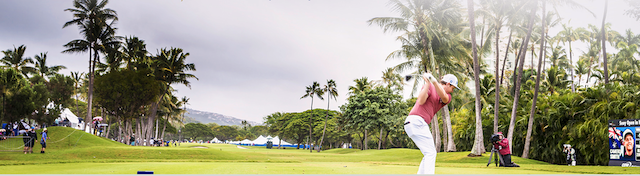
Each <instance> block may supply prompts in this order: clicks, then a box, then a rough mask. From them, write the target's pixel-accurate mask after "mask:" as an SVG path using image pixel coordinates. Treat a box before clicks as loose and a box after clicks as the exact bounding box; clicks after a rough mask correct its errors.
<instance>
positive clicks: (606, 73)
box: [601, 0, 609, 84]
mask: <svg viewBox="0 0 640 176" xmlns="http://www.w3.org/2000/svg"><path fill="white" fill-rule="evenodd" d="M608 7H609V0H605V3H604V15H603V16H602V30H601V31H602V59H604V83H605V84H609V68H608V66H607V46H606V45H605V43H606V42H607V35H606V29H605V28H604V24H605V21H606V19H607V8H608Z"/></svg>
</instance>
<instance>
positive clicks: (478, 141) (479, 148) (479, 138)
mask: <svg viewBox="0 0 640 176" xmlns="http://www.w3.org/2000/svg"><path fill="white" fill-rule="evenodd" d="M467 6H468V8H467V11H468V12H469V28H470V29H471V48H472V50H473V53H472V54H473V75H474V77H475V83H476V84H475V85H476V135H475V136H476V137H475V140H474V142H473V149H471V154H473V155H476V156H480V155H482V154H483V153H484V152H485V151H486V149H485V148H484V137H483V135H482V115H481V114H480V110H481V105H482V104H481V102H480V82H478V81H479V80H480V63H479V61H478V49H477V48H476V28H475V20H476V18H475V17H474V10H473V0H467Z"/></svg>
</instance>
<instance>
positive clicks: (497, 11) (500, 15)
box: [479, 0, 517, 133]
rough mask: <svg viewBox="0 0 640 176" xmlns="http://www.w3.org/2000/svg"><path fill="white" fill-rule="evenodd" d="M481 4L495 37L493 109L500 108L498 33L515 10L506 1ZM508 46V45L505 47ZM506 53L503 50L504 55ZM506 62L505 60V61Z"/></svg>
mask: <svg viewBox="0 0 640 176" xmlns="http://www.w3.org/2000/svg"><path fill="white" fill-rule="evenodd" d="M481 4H482V5H483V8H482V9H480V10H479V12H480V15H482V16H483V18H488V19H489V21H490V23H491V29H490V31H493V35H495V50H496V51H495V55H496V61H495V74H494V75H496V76H495V84H496V86H495V87H496V89H495V91H496V94H495V95H496V96H495V103H494V107H499V106H500V89H499V87H500V80H498V79H500V78H499V77H498V73H499V71H500V70H499V68H500V67H499V65H500V50H499V45H500V31H501V30H502V27H503V26H505V22H507V20H508V18H509V16H513V15H514V12H515V11H516V10H517V9H516V8H514V7H513V6H512V5H513V4H512V3H511V2H510V1H507V0H491V1H489V0H482V1H481ZM507 46H508V45H507ZM506 52H507V51H506V50H505V53H506ZM505 60H506V59H505ZM497 132H498V108H494V121H493V133H497Z"/></svg>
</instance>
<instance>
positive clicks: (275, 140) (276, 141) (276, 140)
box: [267, 136, 293, 146]
mask: <svg viewBox="0 0 640 176" xmlns="http://www.w3.org/2000/svg"><path fill="white" fill-rule="evenodd" d="M269 137H271V136H267V138H269ZM271 141H273V145H274V146H277V145H278V143H279V142H281V143H280V144H281V145H293V144H291V143H288V142H287V141H284V140H283V141H280V138H278V136H276V137H274V138H273V139H271Z"/></svg>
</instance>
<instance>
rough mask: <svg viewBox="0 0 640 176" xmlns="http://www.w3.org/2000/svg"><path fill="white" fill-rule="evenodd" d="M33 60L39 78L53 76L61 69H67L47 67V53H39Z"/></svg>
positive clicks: (63, 67)
mask: <svg viewBox="0 0 640 176" xmlns="http://www.w3.org/2000/svg"><path fill="white" fill-rule="evenodd" d="M34 59H35V65H36V67H35V69H36V71H37V72H38V73H40V76H42V77H44V76H53V75H55V74H56V73H58V71H60V70H61V69H67V67H65V66H64V65H55V66H51V67H49V66H47V53H46V52H45V53H40V55H36V56H35V57H34Z"/></svg>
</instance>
